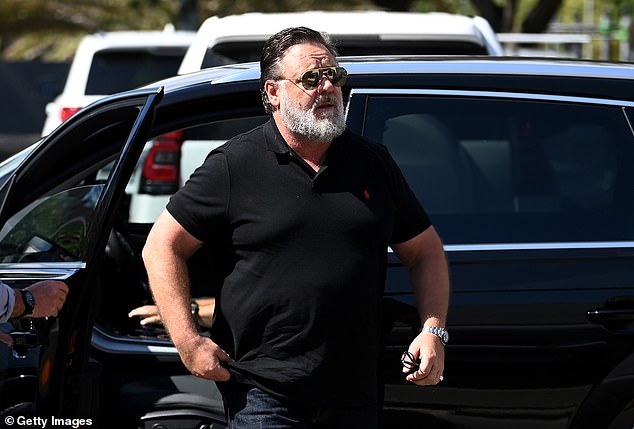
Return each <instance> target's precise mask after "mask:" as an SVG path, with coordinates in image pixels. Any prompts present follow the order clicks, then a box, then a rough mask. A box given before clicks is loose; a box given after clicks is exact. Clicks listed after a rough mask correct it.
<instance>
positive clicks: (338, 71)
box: [327, 67, 348, 86]
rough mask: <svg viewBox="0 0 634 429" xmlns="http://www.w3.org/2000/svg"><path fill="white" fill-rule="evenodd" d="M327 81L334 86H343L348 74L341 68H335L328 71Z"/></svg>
mask: <svg viewBox="0 0 634 429" xmlns="http://www.w3.org/2000/svg"><path fill="white" fill-rule="evenodd" d="M327 76H328V80H330V82H331V83H332V84H333V85H335V86H343V85H345V83H346V80H347V78H348V72H346V69H344V68H343V67H335V68H332V69H329V70H328V75H327Z"/></svg>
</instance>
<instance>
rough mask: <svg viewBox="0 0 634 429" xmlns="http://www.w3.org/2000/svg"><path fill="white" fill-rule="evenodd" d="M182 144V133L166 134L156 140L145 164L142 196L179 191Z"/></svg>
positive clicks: (141, 189) (142, 178)
mask: <svg viewBox="0 0 634 429" xmlns="http://www.w3.org/2000/svg"><path fill="white" fill-rule="evenodd" d="M182 143H183V132H182V131H175V132H173V133H169V134H164V135H162V136H159V137H157V138H156V140H154V142H153V143H152V148H151V149H150V151H149V153H148V155H147V157H146V159H145V163H144V164H143V171H142V173H141V174H142V175H141V188H140V192H141V193H142V194H153V195H165V194H168V195H171V194H173V193H174V192H176V191H177V190H178V188H179V186H180V158H181V155H180V154H181V145H182Z"/></svg>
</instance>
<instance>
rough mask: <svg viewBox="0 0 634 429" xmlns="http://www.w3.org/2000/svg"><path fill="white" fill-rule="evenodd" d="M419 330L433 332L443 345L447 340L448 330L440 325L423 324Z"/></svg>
mask: <svg viewBox="0 0 634 429" xmlns="http://www.w3.org/2000/svg"><path fill="white" fill-rule="evenodd" d="M420 331H421V332H429V333H430V334H434V335H435V336H437V337H438V338H440V342H441V343H442V345H443V346H444V345H446V344H447V343H448V342H449V331H447V330H446V329H445V328H441V327H440V326H423V327H422V328H421V330H420Z"/></svg>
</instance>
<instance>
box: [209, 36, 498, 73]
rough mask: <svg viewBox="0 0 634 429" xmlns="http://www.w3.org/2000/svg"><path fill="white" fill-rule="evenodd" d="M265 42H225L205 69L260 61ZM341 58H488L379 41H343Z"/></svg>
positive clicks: (420, 43) (441, 45)
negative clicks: (457, 56) (385, 56)
mask: <svg viewBox="0 0 634 429" xmlns="http://www.w3.org/2000/svg"><path fill="white" fill-rule="evenodd" d="M263 46H264V41H239V42H235V41H231V42H224V43H223V42H221V43H218V44H216V45H215V46H213V47H210V48H209V49H207V53H206V54H205V58H204V59H203V66H202V67H203V68H208V67H214V66H219V65H226V64H234V63H243V62H251V61H259V60H260V53H261V52H262V47H263ZM337 50H338V51H339V55H340V56H345V57H352V56H360V55H487V49H486V47H485V46H482V45H479V44H476V43H472V42H468V41H459V40H381V39H378V38H376V37H369V36H368V37H364V38H354V37H350V38H340V39H338V44H337Z"/></svg>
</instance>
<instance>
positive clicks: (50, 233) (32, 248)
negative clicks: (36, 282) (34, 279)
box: [0, 185, 104, 263]
mask: <svg viewBox="0 0 634 429" xmlns="http://www.w3.org/2000/svg"><path fill="white" fill-rule="evenodd" d="M103 187H104V185H93V186H80V187H76V188H71V189H68V190H65V191H62V192H59V193H57V194H55V195H50V196H46V197H43V198H40V199H38V200H36V201H34V202H33V203H31V204H29V205H28V206H27V207H25V208H23V209H22V210H20V211H19V212H18V213H16V214H15V215H13V216H12V217H11V218H10V219H9V220H8V221H7V222H6V223H5V224H4V226H3V228H2V229H1V230H0V262H2V263H14V262H73V261H80V260H82V259H83V256H84V250H85V244H86V237H87V232H88V231H89V229H90V226H91V224H92V221H93V219H94V216H95V207H96V205H97V201H98V200H99V196H100V195H101V192H102V190H103Z"/></svg>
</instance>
